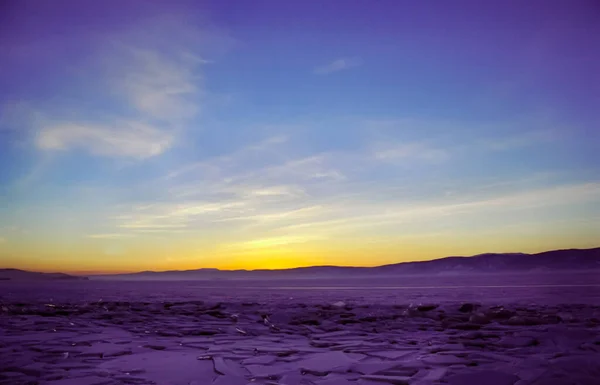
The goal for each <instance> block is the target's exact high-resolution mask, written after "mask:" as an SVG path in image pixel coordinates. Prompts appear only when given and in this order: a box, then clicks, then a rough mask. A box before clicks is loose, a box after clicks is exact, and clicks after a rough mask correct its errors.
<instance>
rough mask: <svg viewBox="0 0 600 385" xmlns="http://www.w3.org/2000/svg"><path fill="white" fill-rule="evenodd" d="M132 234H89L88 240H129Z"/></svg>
mask: <svg viewBox="0 0 600 385" xmlns="http://www.w3.org/2000/svg"><path fill="white" fill-rule="evenodd" d="M131 236H132V234H130V233H106V234H89V235H88V238H93V239H120V238H129V237H131Z"/></svg>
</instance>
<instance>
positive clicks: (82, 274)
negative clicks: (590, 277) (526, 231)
mask: <svg viewBox="0 0 600 385" xmlns="http://www.w3.org/2000/svg"><path fill="white" fill-rule="evenodd" d="M594 249H600V246H596V247H588V248H577V247H570V248H561V249H553V250H545V251H540V252H536V253H523V252H486V253H479V254H473V255H447V256H445V257H438V258H432V259H424V260H418V261H404V262H395V263H387V264H384V265H372V266H356V265H310V266H296V267H288V268H280V269H269V268H262V269H220V268H215V267H199V268H191V269H184V270H160V271H157V270H136V271H124V272H94V271H91V272H90V271H74V272H68V273H65V272H63V271H34V270H23V269H17V268H13V267H0V270H21V271H27V272H32V273H44V274H68V275H72V276H76V277H86V276H110V275H133V274H141V273H156V274H161V273H179V272H187V271H198V270H216V271H221V272H253V271H288V270H295V269H310V268H320V267H333V268H367V269H368V268H378V267H385V266H392V265H400V264H406V263H421V262H431V261H437V260H442V259H446V258H472V257H478V256H482V255H490V254H492V255H493V254H497V255H499V254H505V255H509V254H522V255H536V254H542V253H548V252H553V251H567V250H594Z"/></svg>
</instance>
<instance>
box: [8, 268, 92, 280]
mask: <svg viewBox="0 0 600 385" xmlns="http://www.w3.org/2000/svg"><path fill="white" fill-rule="evenodd" d="M82 279H88V278H87V277H76V276H73V275H68V274H62V273H36V272H32V271H25V270H19V269H0V281H52V280H82Z"/></svg>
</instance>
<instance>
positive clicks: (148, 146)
mask: <svg viewBox="0 0 600 385" xmlns="http://www.w3.org/2000/svg"><path fill="white" fill-rule="evenodd" d="M173 141H174V133H173V132H172V131H169V130H163V129H159V128H156V127H153V126H150V125H147V124H144V123H140V122H136V121H122V122H117V123H114V125H98V124H77V123H62V124H57V125H50V126H46V127H44V128H43V129H42V130H41V131H40V132H39V133H38V135H37V136H36V145H37V147H38V148H40V149H42V150H53V151H56V150H60V151H66V150H70V149H81V150H85V151H88V152H90V153H91V154H93V155H100V156H109V157H131V158H138V159H144V158H148V157H152V156H155V155H159V154H161V153H163V152H164V151H165V150H167V149H168V148H169V147H171V145H172V144H173Z"/></svg>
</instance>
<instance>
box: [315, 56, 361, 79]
mask: <svg viewBox="0 0 600 385" xmlns="http://www.w3.org/2000/svg"><path fill="white" fill-rule="evenodd" d="M361 64H362V61H361V60H360V59H359V58H341V59H337V60H334V61H332V62H331V63H329V64H326V65H323V66H319V67H316V68H315V69H314V70H313V72H314V73H315V74H317V75H327V74H330V73H332V72H338V71H342V70H346V69H350V68H353V67H358V66H360V65H361Z"/></svg>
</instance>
